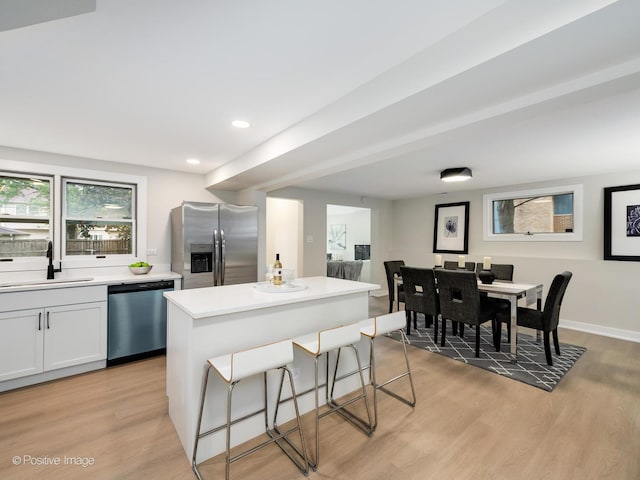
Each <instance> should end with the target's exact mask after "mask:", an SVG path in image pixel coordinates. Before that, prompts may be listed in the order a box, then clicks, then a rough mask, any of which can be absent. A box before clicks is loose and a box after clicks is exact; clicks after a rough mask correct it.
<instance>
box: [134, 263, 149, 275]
mask: <svg viewBox="0 0 640 480" xmlns="http://www.w3.org/2000/svg"><path fill="white" fill-rule="evenodd" d="M152 268H153V265H149V266H148V267H129V271H130V272H131V273H133V274H134V275H144V274H145V273H149V271H150V270H151V269H152Z"/></svg>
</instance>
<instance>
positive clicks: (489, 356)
mask: <svg viewBox="0 0 640 480" xmlns="http://www.w3.org/2000/svg"><path fill="white" fill-rule="evenodd" d="M389 336H390V337H392V338H394V339H395V340H399V339H400V338H399V337H400V335H399V334H398V333H395V332H394V333H392V334H390V335H389ZM480 337H481V338H480V358H476V357H475V338H476V335H475V327H470V326H468V325H467V326H465V330H464V338H460V337H459V336H454V335H452V334H451V323H449V328H448V330H447V337H446V345H445V346H444V347H441V346H440V341H438V342H437V343H434V341H433V327H429V328H426V329H425V328H424V319H423V318H422V317H420V318H419V319H418V329H417V330H416V329H415V328H412V329H411V335H409V336H408V338H409V343H411V345H413V346H415V347H418V348H423V349H425V350H428V351H430V352H434V353H439V354H440V355H444V356H445V357H449V358H452V359H454V360H458V361H460V362H464V363H468V364H470V365H473V366H475V367H480V368H482V369H484V370H489V371H490V372H494V373H497V374H498V375H503V376H505V377H509V378H511V379H513V380H518V381H520V382H524V383H526V384H528V385H532V386H534V387H538V388H541V389H543V390H546V391H548V392H551V391H553V389H554V388H555V387H556V385H558V382H560V380H561V379H562V377H564V375H565V374H566V373H567V372H568V371H569V369H570V368H571V367H572V366H573V364H574V363H575V362H576V361H577V360H578V359H579V358H580V356H581V355H582V354H583V353H584V352H585V351H586V348H584V347H577V346H575V345H569V344H566V343H560V352H561V353H562V355H556V353H555V349H554V347H553V340H552V341H551V356H552V357H553V366H552V367H551V366H549V365H547V361H546V360H545V356H544V344H543V343H542V340H541V341H540V344H537V343H536V340H535V337H532V336H531V335H529V334H528V333H527V334H525V333H518V363H512V362H511V360H510V359H509V351H510V345H509V343H508V342H505V339H506V337H507V334H506V331H505V332H503V334H502V348H501V350H502V352H496V351H495V349H494V348H493V336H492V333H491V328H490V327H488V326H484V325H482V326H481V327H480ZM438 338H439V339H442V337H441V332H440V331H438Z"/></svg>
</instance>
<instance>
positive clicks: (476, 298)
mask: <svg viewBox="0 0 640 480" xmlns="http://www.w3.org/2000/svg"><path fill="white" fill-rule="evenodd" d="M435 274H436V280H437V282H438V292H439V295H438V296H439V299H440V316H441V317H442V342H441V345H442V346H443V347H444V346H445V336H446V332H447V320H451V321H452V322H458V323H460V325H461V326H462V325H463V324H465V323H466V324H469V325H475V327H476V357H479V356H480V325H481V324H483V323H485V322H490V321H492V320H494V319H495V317H496V313H497V311H498V306H497V304H496V303H495V302H493V301H491V300H490V299H488V298H484V297H481V296H480V291H479V290H478V281H477V279H476V274H475V272H468V271H464V270H455V271H454V270H436V271H435ZM460 330H461V333H460V334H461V335H463V330H462V328H461V329H460ZM493 334H494V335H493V337H494V338H493V341H494V347H495V346H496V337H495V330H494V331H493Z"/></svg>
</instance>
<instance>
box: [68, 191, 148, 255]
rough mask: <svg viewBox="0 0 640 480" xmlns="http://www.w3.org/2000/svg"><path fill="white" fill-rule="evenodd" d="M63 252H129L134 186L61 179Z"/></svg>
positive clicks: (133, 225) (132, 239)
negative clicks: (62, 190)
mask: <svg viewBox="0 0 640 480" xmlns="http://www.w3.org/2000/svg"><path fill="white" fill-rule="evenodd" d="M63 183H64V200H63V201H64V209H63V224H64V254H65V255H67V256H69V255H95V256H105V255H132V254H134V245H135V232H136V222H135V208H134V207H135V186H133V185H125V184H115V183H98V182H89V181H83V180H74V179H64V180H63Z"/></svg>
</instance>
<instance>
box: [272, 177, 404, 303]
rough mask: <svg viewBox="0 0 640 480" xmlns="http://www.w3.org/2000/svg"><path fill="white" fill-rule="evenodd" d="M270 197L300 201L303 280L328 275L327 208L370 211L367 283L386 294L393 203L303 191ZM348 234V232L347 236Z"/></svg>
mask: <svg viewBox="0 0 640 480" xmlns="http://www.w3.org/2000/svg"><path fill="white" fill-rule="evenodd" d="M268 196H269V197H278V198H292V199H298V200H301V201H302V203H303V205H304V222H303V232H304V233H303V239H304V244H303V250H304V252H303V271H302V274H301V275H302V276H305V277H311V276H317V275H321V276H325V275H326V274H327V205H328V204H333V205H350V206H354V207H364V208H370V209H371V277H370V282H371V283H376V284H379V285H380V286H381V287H382V288H383V290H382V291H379V292H374V293H373V294H374V295H378V294H386V285H387V280H386V276H385V273H384V265H383V263H382V262H383V261H384V260H386V259H388V258H389V256H390V255H391V253H392V251H391V238H392V236H391V225H392V202H391V201H390V200H383V199H375V198H362V197H360V196H357V195H348V194H337V193H329V192H322V191H318V190H310V189H304V188H294V187H289V188H283V189H280V190H275V191H272V192H269V194H268ZM348 234H349V232H347V235H348Z"/></svg>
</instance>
